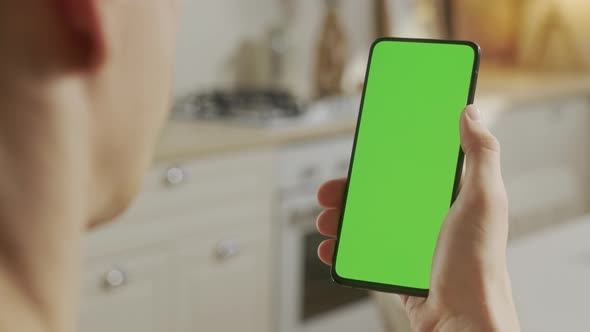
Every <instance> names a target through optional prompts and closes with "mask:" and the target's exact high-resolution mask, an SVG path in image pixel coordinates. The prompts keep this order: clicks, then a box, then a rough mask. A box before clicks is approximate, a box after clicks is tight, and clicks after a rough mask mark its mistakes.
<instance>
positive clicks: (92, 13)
mask: <svg viewBox="0 0 590 332" xmlns="http://www.w3.org/2000/svg"><path fill="white" fill-rule="evenodd" d="M50 1H51V2H53V3H54V4H55V5H56V9H57V12H58V15H59V17H60V18H61V19H62V20H63V22H64V23H65V26H66V28H67V31H68V33H69V34H70V38H71V40H72V42H73V45H74V47H75V48H76V50H77V51H78V53H79V58H80V65H81V66H83V67H84V69H86V70H93V69H95V68H96V67H98V66H100V65H101V64H102V63H103V61H104V59H105V38H104V37H105V36H104V31H103V27H102V25H101V22H100V18H99V15H98V7H97V3H96V2H97V1H100V0H50Z"/></svg>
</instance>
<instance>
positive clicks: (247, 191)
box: [118, 152, 272, 223]
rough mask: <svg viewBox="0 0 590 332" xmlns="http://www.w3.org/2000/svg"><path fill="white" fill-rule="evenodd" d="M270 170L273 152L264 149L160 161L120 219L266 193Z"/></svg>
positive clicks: (160, 215) (157, 216) (165, 214)
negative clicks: (227, 154)
mask: <svg viewBox="0 0 590 332" xmlns="http://www.w3.org/2000/svg"><path fill="white" fill-rule="evenodd" d="M271 174H272V164H271V159H270V154H266V153H261V152H256V153H242V154H236V155H233V154H232V155H231V156H227V157H219V158H215V159H204V160H195V161H189V162H178V163H166V164H160V165H157V166H156V167H155V168H154V169H153V170H152V171H151V172H150V173H149V175H148V177H147V179H146V184H145V186H144V190H143V191H142V192H141V193H140V195H139V197H138V198H137V200H136V202H135V203H134V204H133V205H132V206H131V207H130V208H129V210H128V211H127V212H126V213H124V214H123V215H122V216H121V217H120V218H119V220H118V222H123V223H126V222H129V223H145V222H149V221H150V220H161V219H166V218H170V217H174V216H177V215H179V214H183V213H187V212H191V211H195V210H199V209H207V208H208V207H210V206H216V205H220V204H228V203H230V204H231V202H233V201H237V200H241V199H244V197H267V196H268V195H270V193H271V190H272V175H271Z"/></svg>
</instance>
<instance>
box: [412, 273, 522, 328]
mask: <svg viewBox="0 0 590 332" xmlns="http://www.w3.org/2000/svg"><path fill="white" fill-rule="evenodd" d="M480 286H481V287H478V289H479V290H480V292H471V294H466V295H461V293H464V294H465V292H464V291H463V292H461V290H455V292H454V293H455V294H453V295H448V294H447V295H446V296H445V298H442V299H440V300H439V301H433V303H436V305H435V306H436V307H438V310H434V312H437V313H438V314H437V315H436V316H437V317H433V318H434V319H432V320H431V322H435V323H433V324H432V323H431V324H426V326H424V327H425V328H420V329H418V331H424V332H426V331H428V332H433V331H437V332H447V331H449V332H450V331H453V332H457V331H458V332H471V331H473V332H476V331H477V332H488V331H490V332H496V331H498V332H500V331H501V332H520V331H521V329H520V323H519V320H518V315H517V312H516V308H515V305H514V301H513V298H512V287H511V283H510V278H509V276H508V273H506V274H505V275H504V276H503V277H501V278H494V280H493V281H492V280H487V281H486V282H485V283H483V284H482V285H480ZM472 289H473V288H472ZM457 295H459V296H457ZM431 303H432V302H431Z"/></svg>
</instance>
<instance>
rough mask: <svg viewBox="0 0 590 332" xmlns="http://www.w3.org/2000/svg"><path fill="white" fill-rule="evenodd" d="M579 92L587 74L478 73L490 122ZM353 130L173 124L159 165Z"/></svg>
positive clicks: (347, 122) (589, 85)
mask: <svg viewBox="0 0 590 332" xmlns="http://www.w3.org/2000/svg"><path fill="white" fill-rule="evenodd" d="M580 94H587V95H588V96H590V74H588V73H586V74H580V73H568V74H555V73H541V74H540V73H535V74H532V73H527V72H524V71H521V70H512V69H497V68H485V67H483V68H482V69H481V71H480V77H479V83H478V88H477V101H476V102H477V104H478V106H479V107H480V108H481V109H482V110H483V111H484V112H485V113H486V115H487V117H488V118H492V117H494V116H496V115H498V114H499V113H500V112H503V111H506V110H508V109H509V107H508V106H509V105H514V104H516V103H527V102H534V101H542V100H543V99H550V98H556V97H560V96H568V95H580ZM355 126H356V117H355V116H349V117H343V118H341V119H339V120H335V121H330V122H323V123H321V122H320V123H319V124H317V125H313V126H310V125H301V126H298V125H295V126H289V127H283V128H281V127H277V128H272V129H268V128H255V127H244V126H239V125H231V124H221V123H215V122H204V121H201V122H199V121H195V122H180V121H170V122H169V123H168V124H167V125H166V127H165V128H164V130H163V133H162V135H161V138H160V141H159V142H158V145H157V148H156V155H155V162H167V161H173V160H178V159H188V158H198V157H204V156H207V155H210V154H214V153H224V152H230V151H235V150H241V149H248V148H261V147H265V146H269V147H270V146H277V145H283V144H289V143H297V142H305V141H309V140H314V139H318V138H322V137H332V136H337V135H347V134H349V135H351V134H353V133H354V129H355Z"/></svg>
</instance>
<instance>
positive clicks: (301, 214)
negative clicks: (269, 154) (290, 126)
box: [275, 136, 383, 332]
mask: <svg viewBox="0 0 590 332" xmlns="http://www.w3.org/2000/svg"><path fill="white" fill-rule="evenodd" d="M352 140H353V138H352V137H350V136H344V137H339V138H335V139H330V140H324V141H319V142H318V141H316V142H313V143H308V144H300V145H294V146H287V147H285V148H283V149H281V151H280V152H279V155H278V159H279V162H278V165H279V166H280V167H279V169H278V174H277V175H278V179H277V180H278V183H279V194H278V197H279V200H280V202H279V204H278V206H279V209H278V211H277V215H278V216H279V218H278V219H280V234H281V235H280V237H279V239H278V242H279V243H278V246H277V247H278V248H280V252H278V253H277V259H278V263H277V265H276V266H278V271H277V276H278V278H277V280H278V284H277V288H276V290H277V299H276V300H277V303H278V306H277V308H276V310H277V315H276V317H277V318H278V319H277V321H276V324H277V325H278V327H277V328H276V329H275V330H277V331H281V332H320V331H326V332H330V331H339V332H348V331H350V332H352V331H355V332H356V331H366V332H382V331H383V327H382V324H381V320H380V317H379V314H378V310H377V308H376V306H375V304H374V303H373V302H372V301H371V300H370V298H369V294H368V292H367V291H362V290H357V289H351V288H345V287H341V286H338V285H336V284H335V283H334V282H332V280H331V277H330V268H329V267H327V266H324V265H323V264H322V263H321V262H320V260H319V259H318V258H317V246H318V244H319V243H320V242H321V241H322V240H324V239H325V237H324V236H321V235H319V234H318V232H317V230H316V227H315V222H316V217H317V215H318V214H319V212H320V211H321V209H320V207H319V206H318V205H317V203H316V191H317V188H318V186H319V185H320V184H321V182H323V181H325V180H327V179H331V178H336V177H342V176H345V175H346V174H347V170H348V161H349V158H350V153H351V149H352Z"/></svg>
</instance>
